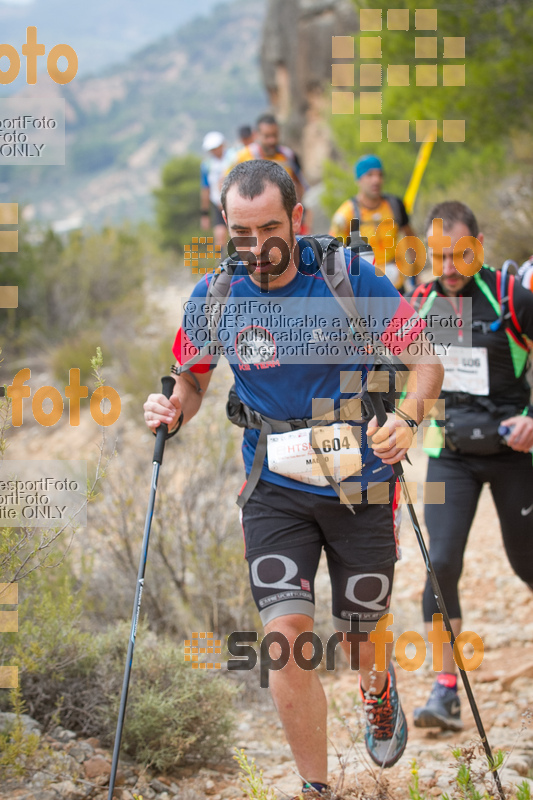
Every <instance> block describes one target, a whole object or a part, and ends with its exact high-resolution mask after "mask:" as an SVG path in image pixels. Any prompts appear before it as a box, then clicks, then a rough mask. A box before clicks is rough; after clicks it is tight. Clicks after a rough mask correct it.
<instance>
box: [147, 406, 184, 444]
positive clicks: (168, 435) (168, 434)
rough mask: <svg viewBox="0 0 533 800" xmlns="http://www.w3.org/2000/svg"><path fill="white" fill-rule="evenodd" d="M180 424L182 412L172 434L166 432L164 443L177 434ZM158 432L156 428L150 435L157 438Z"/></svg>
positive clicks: (181, 422)
mask: <svg viewBox="0 0 533 800" xmlns="http://www.w3.org/2000/svg"><path fill="white" fill-rule="evenodd" d="M182 424H183V411H182V412H181V414H180V417H179V419H178V424H177V425H176V427H175V428H174V430H173V431H172V433H168V432H167V435H166V436H165V441H166V440H167V439H171V438H172V437H173V436H175V435H176V434H177V432H178V431H179V429H180V428H181V426H182ZM158 430H159V429H158V428H156V429H155V431H152V433H153V434H154V436H157V431H158Z"/></svg>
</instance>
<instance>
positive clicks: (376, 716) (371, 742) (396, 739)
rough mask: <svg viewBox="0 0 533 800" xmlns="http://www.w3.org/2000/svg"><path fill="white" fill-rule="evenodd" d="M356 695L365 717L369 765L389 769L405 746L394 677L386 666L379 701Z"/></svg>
mask: <svg viewBox="0 0 533 800" xmlns="http://www.w3.org/2000/svg"><path fill="white" fill-rule="evenodd" d="M359 691H360V692H361V697H362V700H363V706H364V709H365V713H366V720H367V722H366V732H365V745H366V749H367V750H368V754H369V756H370V758H371V759H372V761H374V763H376V764H377V765H378V766H380V767H392V766H393V764H396V762H397V761H398V759H399V758H401V756H402V755H403V752H404V750H405V747H406V745H407V720H406V719H405V714H404V713H403V711H402V706H401V703H400V698H399V697H398V692H397V690H396V675H395V673H394V667H393V665H392V662H391V663H390V664H389V671H388V677H387V688H386V689H385V692H384V693H383V695H382V696H381V697H376V696H375V695H372V694H369V693H366V692H363V690H362V688H361V680H359Z"/></svg>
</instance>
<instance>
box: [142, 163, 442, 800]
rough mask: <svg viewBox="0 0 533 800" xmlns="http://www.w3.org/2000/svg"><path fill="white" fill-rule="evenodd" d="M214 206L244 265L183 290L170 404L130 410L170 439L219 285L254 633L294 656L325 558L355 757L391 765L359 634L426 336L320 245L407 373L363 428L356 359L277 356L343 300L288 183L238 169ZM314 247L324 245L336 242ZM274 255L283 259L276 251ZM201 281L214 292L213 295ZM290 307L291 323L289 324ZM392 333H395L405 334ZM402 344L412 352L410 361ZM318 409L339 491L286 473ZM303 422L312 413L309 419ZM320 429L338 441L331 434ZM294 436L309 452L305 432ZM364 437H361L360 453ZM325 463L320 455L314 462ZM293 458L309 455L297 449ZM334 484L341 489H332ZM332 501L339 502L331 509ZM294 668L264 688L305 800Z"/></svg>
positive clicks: (387, 675)
mask: <svg viewBox="0 0 533 800" xmlns="http://www.w3.org/2000/svg"><path fill="white" fill-rule="evenodd" d="M221 200H222V207H223V213H224V217H225V219H226V223H227V225H228V229H229V231H230V233H231V234H232V235H233V236H236V237H247V238H248V239H250V238H251V239H252V240H254V241H255V245H253V246H250V243H249V242H247V247H246V251H245V253H243V257H245V260H246V263H244V262H240V263H239V264H235V263H234V262H232V263H233V266H232V267H231V272H230V271H229V268H228V270H227V271H222V272H220V273H219V274H218V275H216V276H213V275H206V276H205V277H204V278H202V280H201V281H200V282H199V283H198V284H197V286H196V287H195V289H194V290H193V293H192V295H191V297H190V299H189V301H188V302H187V304H186V305H185V314H184V318H183V322H182V327H181V328H180V330H179V331H178V334H177V337H176V341H175V344H174V349H173V352H174V354H175V356H176V358H177V362H178V364H177V373H179V375H178V377H177V379H176V384H175V387H174V391H173V394H172V396H171V398H170V400H168V399H167V398H165V396H164V395H163V394H151V395H150V396H149V397H148V399H147V401H146V403H145V404H144V416H145V420H146V424H147V425H148V426H149V427H150V428H151V429H152V430H153V431H154V432H155V430H156V429H157V427H158V426H159V424H160V423H162V422H164V423H166V424H167V425H168V429H169V435H171V434H172V432H173V431H175V430H178V429H179V424H180V421H181V420H182V421H183V422H185V423H186V422H188V421H189V420H190V419H191V418H192V417H193V416H194V415H195V414H196V413H197V411H198V410H199V408H200V405H201V403H202V399H203V397H204V395H205V392H206V391H207V388H208V386H209V382H210V379H211V376H212V374H213V372H212V370H213V368H214V367H215V366H216V361H217V360H218V359H217V358H216V357H215V356H213V354H208V353H207V350H206V351H204V352H205V354H202V350H201V349H200V348H201V347H202V342H204V341H205V338H204V334H205V324H206V322H205V314H204V313H202V309H204V310H205V307H206V304H207V303H208V302H210V301H209V298H211V297H215V295H216V297H217V303H218V304H220V302H222V301H221V300H220V296H221V294H220V293H221V290H220V288H219V287H220V284H221V282H222V279H224V280H225V286H226V289H227V294H226V295H225V296H226V299H227V305H224V303H223V309H225V310H223V311H222V312H221V316H220V317H219V322H218V327H217V332H216V338H217V339H218V340H219V341H220V342H224V343H225V344H224V353H225V355H226V357H227V358H228V361H229V362H230V366H231V369H232V372H233V375H234V379H235V386H234V388H233V390H231V391H230V401H231V403H230V404H229V405H230V406H231V408H230V409H229V410H228V414H229V416H230V419H231V420H232V421H234V422H235V423H236V424H239V425H240V426H241V427H245V428H246V430H245V432H244V438H243V451H242V452H243V458H244V462H245V471H246V474H247V478H248V481H247V483H246V485H245V487H243V489H242V490H241V493H240V495H239V505H240V506H241V508H242V526H243V531H244V537H245V547H246V558H247V560H248V564H249V570H250V583H251V589H252V594H253V597H254V600H255V602H256V604H257V607H258V610H259V613H260V616H261V619H262V622H263V624H264V626H265V632H266V633H269V632H279V633H281V634H282V635H283V636H284V637H285V639H286V641H287V642H288V643H289V645H290V648H291V650H290V652H291V653H292V654H293V656H294V642H295V640H296V638H297V637H298V636H300V634H305V635H307V636H308V635H309V632H311V631H312V630H313V620H314V604H315V596H314V580H315V574H316V570H317V567H318V563H319V560H320V555H321V552H322V548H324V549H325V551H326V554H327V559H328V567H329V572H330V580H331V583H332V597H333V608H332V612H333V621H334V626H335V630H337V631H341V632H343V636H342V638H343V641H342V643H341V646H342V648H343V649H344V650H345V652H346V654H347V655H349V653H350V642H349V641H346V639H345V638H344V632H348V631H351V630H352V627H351V626H352V623H353V622H356V620H358V621H357V622H356V624H358V625H360V626H361V627H360V632H359V633H357V634H353V635H354V636H355V637H356V639H355V641H359V642H360V646H359V648H358V650H359V660H358V663H357V667H354V668H358V669H359V670H360V687H361V688H360V691H361V695H362V701H363V707H364V709H365V712H366V717H367V727H366V734H365V742H366V747H367V750H368V752H369V754H370V756H371V758H372V759H373V761H374V762H375V763H377V764H378V765H380V766H381V767H390V766H392V765H393V764H394V763H396V761H397V760H398V759H399V758H400V757H401V755H402V753H403V752H404V749H405V746H406V742H407V725H406V722H405V715H404V713H403V711H402V708H401V704H400V700H399V697H398V692H397V689H396V683H395V675H394V668H393V665H392V662H391V661H390V655H391V652H392V645H387V649H386V650H385V649H383V653H384V658H383V664H384V666H383V667H382V668H381V671H377V670H375V669H374V663H375V658H376V653H375V652H374V644H373V642H372V640H371V639H370V640H368V634H367V633H366V632H369V631H372V630H373V628H374V627H375V625H376V623H377V621H378V620H379V618H380V617H381V616H382V615H383V614H384V613H386V612H387V610H388V608H389V603H390V597H391V589H392V581H393V572H394V563H395V561H396V560H397V542H396V539H395V528H394V514H395V502H396V500H397V494H396V489H397V486H398V485H397V483H396V479H395V477H394V474H393V470H392V466H391V465H392V464H394V463H395V462H397V461H399V460H401V459H402V458H403V457H404V456H405V454H406V453H407V449H408V447H409V445H410V443H411V442H412V438H413V435H414V429H415V428H416V427H417V424H418V423H419V422H420V421H421V420H422V417H423V414H424V403H425V402H427V398H431V397H436V396H438V393H439V391H440V385H441V382H442V377H443V369H442V366H441V364H440V362H439V360H438V358H436V357H435V356H434V354H433V348H432V346H431V345H430V344H429V343H428V342H427V340H426V339H425V336H424V332H423V328H424V326H425V325H424V323H423V322H422V321H421V320H420V319H419V318H418V316H417V315H416V313H415V312H414V311H413V309H412V308H411V306H410V305H409V303H408V302H407V301H406V300H405V299H404V298H402V297H401V296H400V295H399V294H398V292H397V291H396V289H395V288H394V287H393V286H392V284H391V283H390V281H388V280H386V279H384V278H380V277H379V276H376V274H375V269H374V267H373V266H371V265H370V264H369V263H367V262H365V261H364V260H363V259H361V260H360V261H359V262H358V267H359V268H358V269H357V270H353V274H352V271H351V270H350V265H351V264H352V262H353V261H354V259H356V258H357V256H355V255H353V254H352V253H351V252H350V251H349V250H346V249H343V248H339V247H337V248H334V269H335V271H334V275H335V276H336V277H339V278H340V279H341V283H342V285H343V287H344V289H348V286H349V287H350V290H349V291H350V292H351V294H352V300H353V302H354V303H355V302H357V313H358V314H359V318H360V319H361V320H364V321H366V322H367V323H368V321H369V320H372V323H373V324H372V330H373V334H374V337H375V338H374V341H376V337H379V338H380V341H382V342H383V343H384V344H385V345H386V343H387V342H389V345H391V346H392V344H393V343H394V348H395V352H396V353H397V354H398V356H399V358H400V359H401V361H402V362H403V363H404V364H405V365H406V367H407V384H406V386H407V395H406V397H407V398H408V399H407V400H405V401H403V402H404V404H405V405H404V410H403V411H402V408H401V407H400V409H398V413H396V414H390V415H389V417H388V422H387V424H386V425H384V426H383V427H381V428H378V426H377V422H376V418H375V417H373V418H372V419H370V417H372V412H370V413H369V415H368V417H367V419H368V420H369V421H368V423H366V422H364V420H363V419H362V418H361V416H360V413H361V409H360V406H359V405H358V402H355V404H352V405H350V403H351V402H352V400H356V399H357V398H361V402H363V404H364V402H365V399H364V398H365V396H366V397H368V395H366V394H365V392H366V388H367V381H368V375H369V364H368V359H367V356H366V354H367V350H366V348H361V349H360V350H358V352H357V354H356V355H353V356H346V357H345V358H346V360H345V362H344V363H338V360H337V363H333V361H334V360H335V359H328V358H324V357H322V358H321V359H320V360H319V361H318V362H317V361H315V360H313V359H312V358H310V357H308V355H307V352H306V353H305V354H304V355H302V356H301V357H299V358H297V359H296V361H295V360H294V358H289V356H288V354H289V352H290V350H291V349H293V348H292V346H291V347H289V346H287V345H283V342H294V332H295V328H294V326H293V322H294V319H295V318H298V319H300V318H301V321H300V323H299V325H298V335H299V341H303V342H305V341H308V340H309V337H310V336H311V337H312V334H313V330H315V329H316V321H315V320H314V318H313V312H312V311H310V309H312V308H315V309H316V308H318V309H320V312H321V314H322V316H325V315H326V314H327V313H328V312H327V308H328V307H329V305H332V308H331V312H330V313H331V314H333V319H335V320H337V319H338V318H339V317H340V316H341V305H340V303H339V300H338V299H337V298H338V297H340V296H341V294H343V293H341V292H339V294H338V295H336V294H334V291H333V289H331V290H330V288H328V287H329V286H330V285H331V286H333V287H337V286H338V284H337V283H336V282H333V280H332V282H331V284H328V283H327V282H326V279H325V275H329V274H330V273H329V272H327V271H326V270H324V269H322V256H321V252H322V251H320V253H319V252H318V251H313V248H312V247H311V246H310V244H309V242H313V241H314V243H315V244H317V243H318V239H316V238H315V239H314V240H313V237H308V238H307V240H306V239H303V238H300V237H298V239H297V238H296V234H298V231H299V229H300V223H301V218H302V212H303V208H302V205H301V204H300V203H298V200H297V196H296V191H295V187H294V183H293V182H292V180H291V179H290V177H289V175H288V173H287V172H286V170H284V169H282V168H281V167H280V166H279V165H278V164H274V163H271V162H270V161H268V160H259V161H248V162H243V163H240V164H238V165H237V166H236V167H235V168H234V169H233V170H232V171H231V172H230V174H229V175H228V177H227V178H226V180H225V181H224V186H223V189H222V198H221ZM273 237H275V238H276V239H277V241H278V242H280V243H281V241H282V240H283V241H284V242H285V243H286V244H287V245H288V255H287V257H286V259H285V260H283V259H282V258H278V257H277V255H275V250H274V248H273V249H272V252H273V253H274V257H273V260H272V261H271V260H266V259H265V250H266V249H265V247H264V245H265V243H267V241H268V240H269V239H272V238H273ZM326 238H327V239H328V243H329V244H333V243H334V240H331V239H329V237H326ZM304 243H306V244H305V246H304ZM335 244H336V243H335ZM277 250H278V252H279V253H280V254H281V253H282V250H280V248H279V247H278V248H277ZM309 250H312V251H313V252H314V253H315V255H314V260H312V261H311V262H310V260H309V257H308V254H307V257H305V258H304V254H305V253H306V251H309ZM237 252H239V250H237ZM266 252H268V253H270V250H267V251H266ZM267 258H268V257H267ZM319 258H320V261H319V263H318V270H317V268H316V267H317V264H316V260H317V259H319ZM328 268H329V264H328ZM224 276H227V277H224ZM212 281H216V284H217V288H216V291H213V292H211V282H212ZM266 287H267V288H266ZM222 296H224V295H222ZM343 296H344V297H346V296H347V295H346V294H343ZM259 301H261V303H263V304H264V303H274V305H273V306H272V308H273V309H274V311H273V315H272V324H269V321H268V315H267V317H265V316H264V315H263V316H262V317H261V325H260V326H259V325H258V324H257V322H256V323H253V319H254V314H255V315H257V311H254V308H256V307H257V304H258V302H259ZM283 301H285V302H287V303H289V304H290V303H292V305H284V313H279V312H278V311H277V305H278V304H279V303H282V302H283ZM309 303H311V306H310V305H309ZM196 308H198V309H200V314H197V313H196V311H195V309H196ZM289 308H292V309H293V310H294V311H293V312H290V313H289V311H288V309H289ZM379 320H381V321H382V322H379ZM403 320H407V321H408V323H409V324H405V325H403V324H402V321H403ZM321 324H323V325H324V324H326V322H322V323H321ZM343 324H344V328H343V330H344V331H345V333H346V336H350V341H352V340H353V339H352V334H351V328H350V322H349V320H348V319H346V318H344V323H343ZM352 324H354V323H353V322H352ZM202 325H204V328H203V329H202ZM212 335H213V334H210V338H212ZM320 341H322V340H320ZM411 344H412V345H414V349H415V350H419V351H420V355H415V354H412V355H411V354H410V353H411V349H410V348H409V345H411ZM342 360H343V359H342V358H341V359H340V361H342ZM188 361H190V362H191V364H190V366H189V367H187V368H186V369H185V370H181V369H180V367H179V365H181V364H186V363H187V362H188ZM428 361H429V363H428ZM192 362H194V364H193V363H192ZM343 370H344V372H343ZM173 371H174V372H176V370H175V369H173ZM342 376H344V378H345V379H346V376H348V377H349V378H350V380H351V378H352V377H353V378H354V383H353V384H350V383H349V382H348V383H343V378H342ZM360 381H361V383H359V382H360ZM232 397H233V399H232ZM319 397H323V398H329V400H328V401H327V402H328V404H329V403H330V401H331V403H332V404H333V406H334V408H335V418H336V419H337V420H339V419H343V420H344V419H347V418H348V417H349V418H350V424H349V425H346V426H345V427H346V428H347V429H349V430H352V426H356V427H358V435H357V437H356V438H357V440H358V445H357V447H356V450H357V453H358V454H359V455H358V456H357V459H356V461H357V465H356V466H355V469H354V470H352V471H351V472H350V473H349V475H348V476H345V477H344V478H339V477H337V478H336V479H335V480H334V479H333V476H332V475H331V473H330V472H328V471H326V472H324V471H322V472H320V470H318V471H317V470H315V469H314V467H313V461H314V459H313V458H306V457H305V456H304V458H303V460H302V462H303V463H301V464H300V467H299V469H301V470H303V471H302V472H301V473H300V472H297V473H295V472H294V469H293V466H294V462H293V461H292V454H293V453H294V441H295V439H297V438H298V437H300V434H302V432H304V433H305V429H306V428H307V429H309V427H310V424H311V421H312V417H313V406H314V403H315V402H317V401H316V398H319ZM343 398H344V399H343ZM328 407H329V405H328ZM407 407H409V413H407ZM348 411H349V412H350V413H348ZM316 413H317V412H316V408H315V417H316ZM328 413H329V412H328ZM180 415H181V418H180ZM259 420H260V421H259ZM287 421H289V422H287ZM264 425H266V426H267V428H265V429H268V430H276V431H277V430H279V429H280V428H282V429H283V430H284V431H285V433H283V435H282V436H279V437H278V436H276V437H274V439H275V441H273V439H272V437H270V440H268V444H267V440H266V438H265V440H262V439H261V435H260V430H259V429H261V432H262V431H263V427H264ZM325 430H326V431H329V430H331V431H332V433H331V435H336V434H335V433H334V431H335V429H334V428H333V429H331V428H326V429H325ZM305 435H306V436H307V438H308V440H309V435H310V432H309V430H308V431H307V433H306V434H305ZM326 435H328V433H326ZM339 435H340V436H342V435H343V434H340V433H339ZM359 436H361V437H362V438H361V439H359ZM367 436H372V440H371V444H370V443H369V441H368V440H367ZM302 441H303V440H302ZM340 442H341V440H339V447H348V444H344V440H342V442H343V443H342V445H341V444H340ZM271 448H272V449H271ZM283 448H285V451H286V453H285V456H283ZM334 449H335V450H337V449H338V448H337V447H336V446H335V447H334ZM274 451H275V452H274ZM330 451H331V448H329V450H328V451H327V452H330ZM304 452H305V453H308V450H307V449H306V448H305V447H304ZM315 453H316V451H315ZM258 454H259V458H258V457H257V456H258ZM346 455H348V452H347V451H346ZM317 458H318V461H316V460H315V461H314V463H315V466H317V465H318V464H320V463H321V462H320V456H317ZM289 462H290V463H289ZM361 464H362V468H361ZM326 476H327V477H328V478H330V479H331V480H328V479H326ZM340 480H342V484H341V483H339V482H336V481H340ZM368 481H370V482H371V483H372V485H373V486H379V487H380V488H383V489H384V490H385V491H384V492H382V493H381V495H380V496H381V497H382V499H380V500H379V501H378V500H376V499H374V500H373V499H372V498H371V497H368V495H367V485H368V484H367V482H368ZM339 497H341V498H344V499H343V500H342V501H341V502H339ZM346 498H352V499H351V500H350V499H346ZM351 503H353V504H354V505H353V506H352V505H351ZM355 509H357V511H356V513H355ZM376 598H379V603H376ZM376 609H379V610H376ZM361 631H364V632H365V633H361ZM361 639H363V641H361ZM365 639H366V641H365ZM308 646H309V644H306V645H305V648H306V649H305V653H306V656H305V657H306V658H309V657H310V652H308V651H307V647H308ZM277 648H278V645H277V644H274V645H273V646H272V656H273V657H274V658H278V656H279V652H276V650H277ZM383 648H385V645H383ZM376 652H377V650H376ZM293 656H291V657H290V658H289V659H288V661H287V663H286V665H285V666H284V667H283V668H282V669H278V670H275V671H272V672H270V689H271V692H272V695H273V697H274V702H275V704H276V707H277V710H278V713H279V714H280V717H281V720H282V723H283V726H284V729H285V733H286V736H287V739H288V741H289V744H290V746H291V749H292V753H293V756H294V759H295V761H296V764H297V768H298V774H299V775H300V776H302V777H303V779H304V781H305V784H304V787H303V789H302V791H303V792H304V795H305V796H306V797H309V798H311V797H318V796H320V795H321V794H323V793H324V792H325V791H326V789H327V780H328V777H327V762H328V757H327V736H326V726H327V719H326V718H327V703H326V697H325V694H324V691H323V688H322V686H321V682H320V680H319V677H318V674H317V672H316V671H313V670H303V669H301V668H300V666H298V663H297V661H295V659H294V657H293ZM352 663H354V662H352ZM387 665H388V666H387Z"/></svg>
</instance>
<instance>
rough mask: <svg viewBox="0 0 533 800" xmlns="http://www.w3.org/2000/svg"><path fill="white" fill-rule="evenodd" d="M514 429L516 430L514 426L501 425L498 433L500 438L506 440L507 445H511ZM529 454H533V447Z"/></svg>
mask: <svg viewBox="0 0 533 800" xmlns="http://www.w3.org/2000/svg"><path fill="white" fill-rule="evenodd" d="M513 428H514V425H500V427H499V428H498V433H499V434H500V436H501V437H502V438H503V439H505V441H506V442H507V444H509V437H510V436H511V433H512V432H513ZM529 452H530V453H533V447H532V448H531V449H530V450H529Z"/></svg>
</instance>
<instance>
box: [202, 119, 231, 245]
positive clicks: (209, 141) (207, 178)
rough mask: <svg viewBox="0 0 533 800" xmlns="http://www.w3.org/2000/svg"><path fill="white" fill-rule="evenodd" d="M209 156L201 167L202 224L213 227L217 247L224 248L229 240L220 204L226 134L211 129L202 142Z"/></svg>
mask: <svg viewBox="0 0 533 800" xmlns="http://www.w3.org/2000/svg"><path fill="white" fill-rule="evenodd" d="M202 147H203V149H204V151H205V152H206V153H207V158H206V159H205V160H204V161H202V165H201V168H200V187H201V188H200V214H201V217H200V224H201V226H202V230H203V231H209V230H211V228H213V239H214V244H215V247H219V248H223V247H224V246H225V245H226V241H227V232H226V225H225V224H224V218H223V216H222V211H221V209H222V206H221V205H220V181H221V178H222V176H223V174H224V169H225V163H226V161H225V158H224V135H223V134H222V133H220V132H219V131H210V132H209V133H206V135H205V136H204V141H203V143H202Z"/></svg>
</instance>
